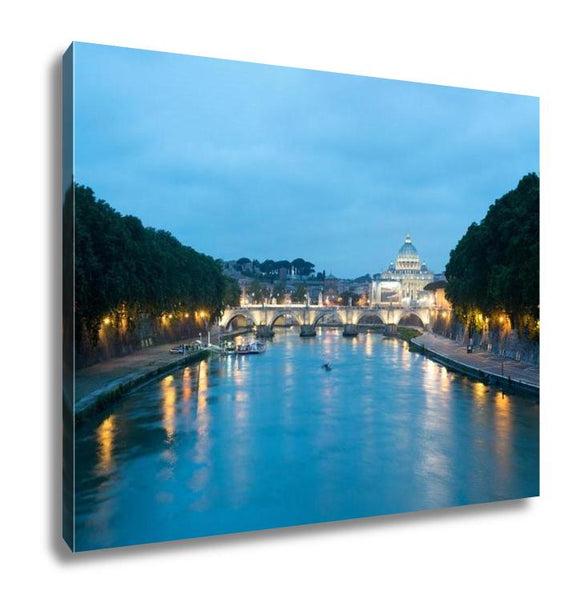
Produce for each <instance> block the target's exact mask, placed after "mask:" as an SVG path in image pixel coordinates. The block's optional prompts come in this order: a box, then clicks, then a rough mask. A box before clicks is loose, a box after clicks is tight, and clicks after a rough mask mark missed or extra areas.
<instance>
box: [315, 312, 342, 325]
mask: <svg viewBox="0 0 580 615" xmlns="http://www.w3.org/2000/svg"><path fill="white" fill-rule="evenodd" d="M326 316H335V317H336V316H338V320H340V323H341V324H342V325H346V318H345V315H344V311H343V310H324V311H320V312H319V313H318V314H316V316H315V318H314V320H313V322H312V326H313V327H317V326H318V324H319V323H320V321H321V320H322V319H323V318H325V317H326Z"/></svg>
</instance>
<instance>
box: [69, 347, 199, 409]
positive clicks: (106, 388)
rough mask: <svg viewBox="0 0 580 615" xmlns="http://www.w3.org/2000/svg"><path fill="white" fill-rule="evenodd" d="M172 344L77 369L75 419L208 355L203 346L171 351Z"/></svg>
mask: <svg viewBox="0 0 580 615" xmlns="http://www.w3.org/2000/svg"><path fill="white" fill-rule="evenodd" d="M173 346H174V344H163V345H160V346H154V347H152V348H147V349H145V350H140V351H137V352H134V353H133V354H130V355H127V356H125V357H117V358H115V359H109V360H108V361H103V362H101V363H97V364H96V365H92V366H91V367H87V368H85V369H81V370H78V371H77V373H76V377H75V405H74V415H75V420H80V419H84V418H86V417H88V416H90V415H92V414H95V413H97V412H98V411H100V410H102V409H103V408H104V407H106V405H107V404H109V403H111V402H112V401H114V400H116V399H118V398H119V397H120V396H121V395H123V394H124V393H127V392H128V391H130V390H131V389H134V388H135V387H137V386H139V385H141V384H143V383H145V382H147V381H149V380H151V379H153V378H155V377H156V376H160V375H162V374H164V373H167V372H170V371H171V370H174V369H176V368H177V367H180V366H182V365H187V364H189V363H193V362H195V361H199V360H201V359H203V358H205V357H206V356H207V355H208V354H209V351H208V350H207V349H203V348H202V349H201V350H193V351H191V352H187V353H185V354H171V353H170V350H171V348H172V347H173Z"/></svg>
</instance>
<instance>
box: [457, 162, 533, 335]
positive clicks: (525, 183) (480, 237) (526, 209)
mask: <svg viewBox="0 0 580 615" xmlns="http://www.w3.org/2000/svg"><path fill="white" fill-rule="evenodd" d="M539 205H540V180H539V178H538V176H537V175H536V174H535V173H530V174H528V175H525V176H524V177H523V178H522V179H521V180H520V182H519V183H518V185H517V187H516V188H515V189H514V190H511V191H510V192H508V193H507V194H505V195H504V196H502V197H501V198H500V199H498V200H496V201H495V203H494V204H493V205H491V206H490V207H489V210H488V212H487V214H486V216H485V218H484V219H483V220H482V221H481V222H480V223H479V224H477V223H475V222H474V223H473V224H471V226H470V227H469V228H468V229H467V232H466V233H465V235H464V236H463V237H462V238H461V239H460V240H459V242H458V244H457V246H456V247H455V248H454V249H453V250H452V251H451V253H450V255H449V262H448V263H447V266H446V268H445V276H446V278H447V281H448V284H447V288H446V295H447V298H448V299H449V300H450V301H451V303H452V304H453V308H454V311H455V312H456V314H457V315H458V316H459V317H460V319H462V320H463V322H465V323H467V324H471V323H472V321H473V318H474V314H475V313H481V314H483V315H485V316H491V315H493V314H494V313H498V312H502V313H507V314H508V315H509V316H510V318H511V319H512V321H513V322H514V323H515V324H516V326H518V328H520V329H522V328H528V329H530V328H533V325H534V323H535V321H537V319H538V318H539V290H540V287H539V264H540V237H539Z"/></svg>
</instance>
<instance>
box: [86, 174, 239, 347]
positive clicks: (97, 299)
mask: <svg viewBox="0 0 580 615" xmlns="http://www.w3.org/2000/svg"><path fill="white" fill-rule="evenodd" d="M234 285H235V286H236V287H237V284H236V283H235V281H233V280H229V279H228V278H226V277H225V276H224V275H223V274H222V271H221V267H220V266H219V264H218V263H217V262H216V261H215V260H214V259H213V258H211V257H209V256H206V255H204V254H200V253H198V252H196V251H195V250H194V249H193V248H190V247H187V246H184V245H182V244H181V243H180V242H179V241H178V240H177V239H175V237H173V236H172V235H171V234H170V233H168V232H167V231H158V230H155V229H153V228H145V227H144V226H143V224H142V223H141V221H140V220H139V219H138V218H136V217H134V216H123V215H121V214H119V213H118V212H117V211H115V210H114V209H113V208H112V207H111V206H110V205H108V204H107V203H106V202H105V201H103V200H97V199H96V198H95V195H94V193H93V191H92V190H91V189H90V188H87V187H85V186H79V185H75V308H76V321H77V325H76V326H77V336H80V335H81V332H82V330H83V328H84V330H86V332H87V334H88V337H89V340H90V343H91V345H93V346H94V345H96V344H97V342H98V335H99V328H100V326H101V322H102V319H103V318H104V317H105V316H112V318H113V319H118V318H120V317H121V316H123V317H124V318H126V319H127V321H128V322H129V326H130V323H131V322H132V321H133V320H134V319H135V318H137V316H139V315H142V314H148V315H149V316H153V317H155V316H161V315H162V314H164V313H171V312H174V311H184V312H188V311H192V312H193V311H195V310H197V309H203V310H207V311H208V312H209V313H210V314H211V315H212V317H215V316H216V315H217V314H219V313H220V312H221V311H222V310H223V309H224V307H225V305H226V304H228V303H231V304H234V305H235V304H236V303H238V302H239V289H237V290H236V289H235V288H234ZM77 341H78V339H77Z"/></svg>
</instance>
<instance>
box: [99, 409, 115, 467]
mask: <svg viewBox="0 0 580 615" xmlns="http://www.w3.org/2000/svg"><path fill="white" fill-rule="evenodd" d="M96 436H97V443H98V444H97V446H98V459H97V467H96V473H97V474H98V475H101V476H102V475H107V474H110V473H111V471H112V470H113V467H114V457H113V450H114V444H115V416H114V415H112V414H111V415H110V416H108V417H107V418H106V419H105V420H104V421H103V422H102V423H101V424H100V425H99V426H98V427H97V431H96Z"/></svg>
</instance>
